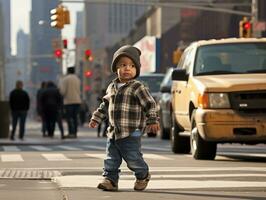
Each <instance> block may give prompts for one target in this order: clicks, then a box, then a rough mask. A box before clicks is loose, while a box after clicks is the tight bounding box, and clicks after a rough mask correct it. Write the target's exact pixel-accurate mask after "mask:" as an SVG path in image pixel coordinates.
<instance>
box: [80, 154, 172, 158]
mask: <svg viewBox="0 0 266 200" xmlns="http://www.w3.org/2000/svg"><path fill="white" fill-rule="evenodd" d="M85 155H86V156H88V157H93V158H99V159H105V158H106V154H104V153H95V154H89V153H86V154H85ZM143 157H144V158H146V159H152V160H173V159H172V158H168V157H166V156H161V155H157V154H150V153H146V154H144V155H143Z"/></svg>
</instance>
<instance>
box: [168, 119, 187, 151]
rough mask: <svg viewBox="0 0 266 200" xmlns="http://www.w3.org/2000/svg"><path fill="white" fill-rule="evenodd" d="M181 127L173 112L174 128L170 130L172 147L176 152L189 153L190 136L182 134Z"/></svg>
mask: <svg viewBox="0 0 266 200" xmlns="http://www.w3.org/2000/svg"><path fill="white" fill-rule="evenodd" d="M179 133H180V128H179V127H178V125H177V123H176V121H175V117H174V116H173V114H172V129H171V131H170V140H171V148H172V151H173V152H174V153H185V154H186V153H189V152H190V145H189V137H186V136H180V134H179Z"/></svg>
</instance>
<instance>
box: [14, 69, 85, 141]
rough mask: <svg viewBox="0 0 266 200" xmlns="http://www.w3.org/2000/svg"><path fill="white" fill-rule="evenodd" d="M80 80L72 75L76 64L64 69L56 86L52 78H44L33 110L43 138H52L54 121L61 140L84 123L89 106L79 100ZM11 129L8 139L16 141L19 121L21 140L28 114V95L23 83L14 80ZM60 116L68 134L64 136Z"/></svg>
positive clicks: (73, 133)
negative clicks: (64, 72)
mask: <svg viewBox="0 0 266 200" xmlns="http://www.w3.org/2000/svg"><path fill="white" fill-rule="evenodd" d="M80 86H81V82H80V79H79V78H78V76H77V75H76V74H75V67H69V68H68V69H67V75H66V76H64V77H63V78H62V79H61V80H60V81H59V84H58V86H57V85H56V84H55V83H54V82H52V81H43V82H42V83H41V86H40V88H39V89H38V91H37V94H36V113H37V115H38V117H39V119H40V120H41V123H42V125H41V133H42V136H43V137H50V138H53V137H54V131H55V127H56V124H57V125H58V128H59V130H60V135H61V139H65V138H77V133H78V126H79V125H83V124H84V123H85V122H86V120H87V119H86V115H87V112H88V106H87V103H86V102H85V101H82V100H81V91H80ZM9 104H10V109H11V118H12V129H11V135H10V139H11V140H15V133H16V127H17V123H18V122H19V139H21V140H23V138H24V134H25V125H26V119H27V113H28V110H29V108H30V97H29V94H28V93H27V92H26V91H25V90H24V89H23V82H22V81H20V80H19V81H17V82H16V87H15V89H14V90H12V91H11V92H10V94H9ZM63 118H64V119H65V120H66V123H67V128H68V135H64V126H63Z"/></svg>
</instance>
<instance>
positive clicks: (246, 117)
mask: <svg viewBox="0 0 266 200" xmlns="http://www.w3.org/2000/svg"><path fill="white" fill-rule="evenodd" d="M265 78H266V39H265V38H228V39H220V40H204V41H198V42H194V43H192V44H191V45H190V46H189V47H188V48H186V50H185V51H184V53H183V55H182V57H181V60H180V62H179V65H178V68H177V69H175V70H174V71H173V73H172V79H173V84H172V89H171V90H172V95H173V96H172V108H173V112H172V113H173V114H172V115H173V116H172V119H173V127H172V129H171V130H172V131H171V144H172V150H173V152H175V153H189V152H190V150H191V153H192V155H193V157H194V158H195V159H207V160H212V159H214V158H215V156H216V149H217V143H226V142H229V143H242V144H257V143H266V103H265V102H266V81H265Z"/></svg>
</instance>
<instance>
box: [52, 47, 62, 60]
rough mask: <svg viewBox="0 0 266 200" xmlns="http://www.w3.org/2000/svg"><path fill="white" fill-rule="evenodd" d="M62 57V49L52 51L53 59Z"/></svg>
mask: <svg viewBox="0 0 266 200" xmlns="http://www.w3.org/2000/svg"><path fill="white" fill-rule="evenodd" d="M62 56H63V51H62V49H56V50H54V57H55V58H62Z"/></svg>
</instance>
